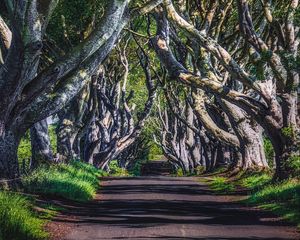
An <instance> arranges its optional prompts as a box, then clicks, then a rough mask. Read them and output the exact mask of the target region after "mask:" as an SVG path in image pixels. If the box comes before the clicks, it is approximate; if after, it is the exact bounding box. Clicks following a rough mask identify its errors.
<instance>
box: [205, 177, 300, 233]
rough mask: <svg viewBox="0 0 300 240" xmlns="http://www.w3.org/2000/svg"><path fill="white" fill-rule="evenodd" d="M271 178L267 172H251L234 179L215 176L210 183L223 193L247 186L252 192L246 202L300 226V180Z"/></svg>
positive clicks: (214, 188)
mask: <svg viewBox="0 0 300 240" xmlns="http://www.w3.org/2000/svg"><path fill="white" fill-rule="evenodd" d="M271 179H272V177H271V175H270V174H267V173H249V174H245V175H241V176H240V177H239V178H238V179H236V178H235V179H234V180H232V179H231V180H229V179H227V178H225V177H214V178H212V179H211V181H209V184H210V186H211V188H212V189H213V190H215V191H216V192H217V193H221V194H226V193H229V192H233V191H234V190H235V189H236V187H243V188H247V189H249V190H250V191H251V194H250V196H249V197H248V199H246V200H244V201H243V202H244V203H246V204H249V205H255V206H259V207H261V208H263V209H267V210H271V211H272V212H274V213H275V214H277V215H278V216H281V217H283V218H284V219H287V220H289V221H291V222H293V223H296V224H297V225H298V227H300V180H299V179H290V180H287V181H284V182H280V183H272V181H271Z"/></svg>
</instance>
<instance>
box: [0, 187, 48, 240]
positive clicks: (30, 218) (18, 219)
mask: <svg viewBox="0 0 300 240" xmlns="http://www.w3.org/2000/svg"><path fill="white" fill-rule="evenodd" d="M31 207H32V206H31V202H30V201H29V200H28V199H27V198H25V197H23V196H21V195H19V194H15V193H9V192H3V191H0V240H8V239H9V240H35V239H45V238H46V237H47V233H46V232H45V231H44V230H43V225H44V221H43V220H41V219H39V218H38V217H37V216H36V214H35V213H34V212H33V211H32V210H31Z"/></svg>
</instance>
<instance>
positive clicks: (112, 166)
mask: <svg viewBox="0 0 300 240" xmlns="http://www.w3.org/2000/svg"><path fill="white" fill-rule="evenodd" d="M109 170H110V171H109V173H110V175H113V176H128V175H129V173H128V172H127V170H126V169H124V168H121V167H119V165H118V161H117V160H113V161H111V162H110V163H109Z"/></svg>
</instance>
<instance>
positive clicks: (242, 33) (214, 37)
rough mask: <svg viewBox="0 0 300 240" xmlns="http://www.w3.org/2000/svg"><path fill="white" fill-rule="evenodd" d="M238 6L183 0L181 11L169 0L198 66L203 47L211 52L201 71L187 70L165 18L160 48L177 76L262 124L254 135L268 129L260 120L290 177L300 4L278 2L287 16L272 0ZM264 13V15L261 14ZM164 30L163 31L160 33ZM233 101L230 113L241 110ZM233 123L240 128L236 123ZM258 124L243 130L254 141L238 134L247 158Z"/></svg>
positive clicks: (281, 173) (280, 172)
mask: <svg viewBox="0 0 300 240" xmlns="http://www.w3.org/2000/svg"><path fill="white" fill-rule="evenodd" d="M230 3H231V2H230V1H229V2H228V3H219V2H217V1H212V2H211V3H210V4H208V3H207V4H200V5H197V3H196V2H195V3H192V5H193V7H191V6H190V8H189V9H186V8H185V3H183V4H182V5H181V6H180V7H178V10H179V11H180V14H181V15H180V14H179V13H178V12H177V11H176V10H175V8H174V5H173V3H172V1H171V0H164V6H165V9H166V13H167V14H168V18H169V20H170V21H171V22H172V23H173V24H174V25H175V26H177V27H179V28H180V29H181V31H182V33H184V34H185V36H186V37H187V39H188V40H187V41H186V42H187V43H186V44H187V45H188V47H189V52H191V53H192V55H193V56H192V57H193V58H194V59H193V60H194V63H193V64H197V63H199V61H198V59H199V60H203V57H200V58H199V55H200V56H201V55H202V54H201V52H202V51H204V52H206V54H205V55H207V56H208V57H207V58H206V60H205V59H204V60H205V61H204V62H203V61H202V65H200V68H199V69H198V70H199V71H196V72H195V71H193V68H192V69H191V68H189V69H187V68H184V67H183V65H182V64H180V63H178V61H177V60H176V59H175V57H174V56H173V55H172V54H171V49H170V47H169V44H168V32H166V31H169V30H168V28H163V27H161V26H163V24H165V20H161V21H160V22H159V23H158V25H159V26H160V27H159V29H158V32H159V34H158V36H157V38H156V42H157V44H156V45H157V47H156V52H157V54H158V56H159V57H160V59H161V61H162V62H163V63H164V65H165V66H166V68H167V69H168V71H169V74H170V76H171V77H173V78H178V79H179V80H180V81H181V82H184V83H187V84H189V85H191V86H192V87H195V88H200V89H202V90H204V91H205V92H206V93H211V94H213V95H214V96H216V98H219V99H221V100H220V101H221V102H223V105H224V101H225V103H226V101H228V102H230V103H231V104H234V106H236V107H235V109H237V110H238V112H239V113H240V114H242V115H243V116H244V117H246V118H248V117H249V118H250V124H252V126H253V127H254V128H252V129H253V131H252V134H253V133H257V131H258V132H260V130H258V128H259V127H258V126H255V124H256V123H258V124H259V125H260V126H261V127H263V129H264V131H265V133H266V134H267V136H268V137H269V138H270V140H271V142H272V144H273V146H274V150H275V159H276V177H277V178H278V179H283V178H285V177H287V176H288V173H289V171H290V169H287V167H286V166H287V165H286V164H285V163H286V162H287V161H288V159H289V158H291V157H293V156H295V155H297V154H299V152H298V151H299V148H298V145H297V143H298V136H299V134H298V133H299V132H298V131H299V124H298V123H297V118H298V111H297V101H298V94H297V88H298V85H299V71H298V70H297V66H298V64H299V63H298V61H297V57H298V40H299V37H298V31H299V29H298V27H296V26H295V17H296V13H299V8H298V1H291V2H289V3H287V2H281V1H280V2H277V5H276V9H280V11H282V12H281V13H284V14H281V15H280V16H274V15H273V10H272V7H273V5H271V4H270V3H269V2H268V1H261V2H257V3H255V4H254V3H252V5H251V6H252V11H251V10H250V7H249V4H248V1H245V0H238V1H236V2H232V3H233V4H234V5H233V6H232V5H230ZM203 7H205V8H206V11H204V12H205V13H206V14H205V15H201V11H199V9H200V10H201V9H202V10H203ZM234 11H237V12H238V19H237V18H236V17H235V16H236V15H234V14H232V13H234ZM199 13H200V14H199ZM260 13H264V15H263V16H262V17H261V15H259V14H260ZM253 16H254V17H255V21H256V22H255V25H254V23H253V20H252V17H253ZM225 24H226V29H225ZM162 29H163V32H160V30H162ZM207 29H208V30H207ZM171 31H172V30H171ZM205 68H206V69H205ZM190 69H191V70H190ZM207 69H210V71H207ZM224 106H225V107H226V105H224ZM227 106H230V107H229V108H228V107H227V109H228V110H229V109H230V110H233V109H234V108H232V106H233V105H228V104H227ZM225 112H226V111H225ZM227 112H228V111H227ZM243 112H244V113H243ZM234 115H235V114H234ZM236 117H237V116H236ZM232 120H234V119H232ZM255 122H256V123H255ZM253 124H254V125H253ZM233 126H234V127H238V125H237V122H236V120H235V121H234V124H233ZM243 128H244V127H243ZM250 129H251V128H250ZM250 129H249V127H248V128H246V129H245V128H244V130H243V131H242V132H243V133H247V134H248V135H249V137H248V138H245V135H244V134H241V133H242V132H241V131H239V132H236V134H237V136H239V137H240V138H241V137H242V138H244V139H243V140H245V142H246V143H247V144H243V148H244V149H241V150H242V153H244V155H245V156H246V154H248V155H249V151H248V150H249V149H248V150H246V149H245V147H248V146H249V143H248V142H247V139H248V141H249V139H253V137H251V131H250ZM240 130H242V129H240ZM221 135H222V136H224V134H221ZM260 138H261V137H260ZM255 139H257V140H258V141H259V142H260V143H259V142H257V141H256V140H255V141H253V146H256V148H259V147H260V146H261V140H260V139H259V138H255ZM241 146H242V145H241ZM250 149H252V150H254V151H255V154H254V155H252V157H251V159H254V156H261V155H259V153H261V152H262V151H261V150H260V149H254V148H253V147H250ZM245 156H244V157H245ZM250 156H251V154H250Z"/></svg>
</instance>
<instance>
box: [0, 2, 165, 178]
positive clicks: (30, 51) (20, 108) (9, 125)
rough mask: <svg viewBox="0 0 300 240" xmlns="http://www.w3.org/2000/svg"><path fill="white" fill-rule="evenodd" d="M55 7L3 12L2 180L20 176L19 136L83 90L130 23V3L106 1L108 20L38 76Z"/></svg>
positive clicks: (9, 7)
mask: <svg viewBox="0 0 300 240" xmlns="http://www.w3.org/2000/svg"><path fill="white" fill-rule="evenodd" d="M160 2H161V1H157V0H156V1H149V2H146V4H145V5H144V6H142V7H141V8H138V9H135V10H134V11H133V12H132V14H131V16H132V17H133V16H134V15H139V14H143V13H145V12H148V11H151V10H152V9H153V7H155V6H157V4H159V3H160ZM57 3H58V0H51V1H46V2H45V1H38V0H34V1H27V0H22V1H10V0H7V1H5V4H6V11H5V12H4V13H3V15H2V13H1V18H0V26H1V27H0V38H1V43H4V44H1V55H2V60H3V61H2V62H3V63H2V64H1V67H0V96H1V99H2V100H1V103H0V116H1V117H0V178H17V177H18V176H19V170H18V161H17V148H18V144H19V142H20V138H21V136H22V135H23V134H24V133H25V131H26V130H27V129H29V128H30V127H31V126H32V125H33V124H34V123H36V122H39V121H41V120H43V119H45V118H46V117H48V116H50V115H53V114H54V113H56V112H58V111H59V110H60V109H61V108H63V107H64V106H65V105H66V104H67V103H68V102H69V101H70V100H71V99H72V98H73V97H74V96H75V95H76V94H77V93H78V92H79V91H80V90H81V89H82V87H83V86H85V84H86V83H87V81H89V80H90V78H91V75H92V74H93V73H94V72H95V71H96V69H97V68H98V66H99V65H100V64H101V63H102V61H103V60H104V59H105V58H106V56H107V55H108V54H109V52H110V51H111V49H112V48H113V46H114V44H115V42H116V40H117V38H118V36H119V34H120V32H121V30H122V29H123V27H124V26H125V25H126V24H127V23H128V21H129V6H128V4H129V3H130V1H129V0H126V1H118V0H113V1H108V3H107V5H106V7H105V15H104V16H103V17H102V19H101V20H100V21H99V23H98V24H97V25H96V26H95V29H94V30H93V31H92V32H91V34H90V35H89V36H88V37H87V38H86V40H85V41H83V42H82V43H80V44H79V45H78V46H76V47H74V48H72V50H71V51H69V52H68V53H67V54H65V55H64V56H63V57H61V58H60V59H59V60H57V61H55V62H54V63H52V64H51V65H50V66H49V67H47V68H45V69H44V70H42V71H38V66H39V63H40V55H41V52H42V48H43V38H44V36H45V32H46V29H47V24H48V22H49V19H50V17H51V13H52V12H53V11H54V10H55V7H56V6H57Z"/></svg>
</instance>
